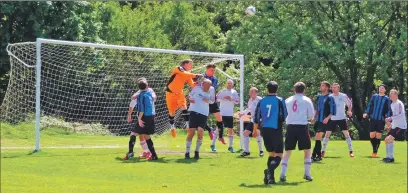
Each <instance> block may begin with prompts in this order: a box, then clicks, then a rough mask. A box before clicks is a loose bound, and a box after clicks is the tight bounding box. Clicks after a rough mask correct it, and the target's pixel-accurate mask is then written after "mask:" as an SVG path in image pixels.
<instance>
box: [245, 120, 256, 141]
mask: <svg viewBox="0 0 408 193" xmlns="http://www.w3.org/2000/svg"><path fill="white" fill-rule="evenodd" d="M245 130H248V131H250V132H251V134H249V137H252V133H253V132H254V123H252V122H249V123H248V124H246V126H245V127H244V131H245Z"/></svg>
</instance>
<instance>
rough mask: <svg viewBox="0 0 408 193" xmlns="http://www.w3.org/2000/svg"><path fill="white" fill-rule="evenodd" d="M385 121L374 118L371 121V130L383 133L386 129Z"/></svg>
mask: <svg viewBox="0 0 408 193" xmlns="http://www.w3.org/2000/svg"><path fill="white" fill-rule="evenodd" d="M384 127H385V121H380V120H372V119H371V121H370V132H378V133H382V132H383V131H384Z"/></svg>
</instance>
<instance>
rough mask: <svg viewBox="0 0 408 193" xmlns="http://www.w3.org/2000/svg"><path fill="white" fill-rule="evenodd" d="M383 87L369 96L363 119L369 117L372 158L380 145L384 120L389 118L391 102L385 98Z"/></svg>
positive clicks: (375, 155)
mask: <svg viewBox="0 0 408 193" xmlns="http://www.w3.org/2000/svg"><path fill="white" fill-rule="evenodd" d="M385 91H387V89H386V87H385V85H383V84H382V85H380V86H379V87H378V94H374V95H373V96H371V99H370V102H369V103H368V105H367V108H366V111H365V113H364V114H363V118H367V115H369V116H370V119H371V120H370V141H371V146H372V147H373V153H372V154H371V156H372V157H377V152H378V149H379V147H380V144H381V135H382V132H383V130H384V127H385V118H386V117H390V116H391V100H390V98H388V97H387V96H385Z"/></svg>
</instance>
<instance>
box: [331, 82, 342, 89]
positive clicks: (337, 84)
mask: <svg viewBox="0 0 408 193" xmlns="http://www.w3.org/2000/svg"><path fill="white" fill-rule="evenodd" d="M332 86H338V87H339V88H340V84H339V83H337V82H335V83H333V84H332Z"/></svg>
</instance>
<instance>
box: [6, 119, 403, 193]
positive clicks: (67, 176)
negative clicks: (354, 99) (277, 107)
mask: <svg viewBox="0 0 408 193" xmlns="http://www.w3.org/2000/svg"><path fill="white" fill-rule="evenodd" d="M1 134H2V136H1V145H2V152H1V192H6V193H8V192H19V193H21V192H30V193H32V192H36V193H37V192H38V193H40V192H69V193H72V192H75V193H80V192H86V193H90V192H97V193H102V192H109V193H112V192H160V193H164V192H177V193H181V192H186V193H191V192H194V193H196V192H211V193H215V192H223V193H224V192H228V193H229V192H257V193H261V192H296V193H301V192H325V193H326V192H358V193H366V192H367V193H368V192H382V193H383V192H390V193H398V192H401V193H403V192H407V186H406V185H407V144H406V142H398V143H396V145H395V157H396V162H395V163H393V164H384V163H381V162H380V161H379V159H376V158H370V157H369V155H370V154H371V145H370V143H369V142H368V141H354V142H353V146H354V149H355V154H356V157H355V158H349V157H348V150H347V145H346V143H345V142H344V141H334V140H332V141H330V143H329V145H328V151H327V153H326V156H327V157H326V158H325V159H324V160H323V162H321V163H316V164H313V165H312V175H313V177H314V181H313V182H306V181H305V180H303V179H302V177H303V171H304V170H303V153H302V152H300V151H295V152H293V154H292V157H291V159H290V161H289V167H288V174H287V175H288V176H287V178H288V182H287V183H278V184H276V185H270V186H264V185H263V180H262V179H263V169H264V168H265V167H266V160H267V157H264V158H259V157H258V153H257V149H258V148H257V145H256V143H255V140H251V141H252V142H251V149H252V153H253V154H251V156H250V157H249V158H244V159H243V158H238V156H239V154H237V153H235V154H231V153H228V152H227V150H226V149H227V147H226V146H224V145H221V144H217V145H218V149H219V152H218V153H208V152H209V151H210V149H209V147H208V146H209V143H210V140H209V139H208V137H207V136H205V138H204V144H203V146H202V153H203V155H202V156H201V157H202V159H200V160H199V161H194V160H184V159H183V154H182V152H183V151H184V145H185V136H184V135H183V134H182V133H180V134H179V137H178V138H176V139H172V138H170V137H168V135H167V136H162V137H156V138H154V139H153V140H154V142H155V145H156V146H157V149H158V150H159V151H160V153H161V154H159V156H160V160H158V161H155V162H147V161H145V160H139V159H136V158H135V159H131V160H129V161H122V160H121V159H122V157H123V156H124V153H125V152H126V151H127V149H126V146H127V143H128V137H113V136H86V135H78V134H74V133H71V132H67V131H62V130H60V129H57V128H51V129H46V130H43V131H42V133H41V144H42V147H44V148H43V149H42V150H41V151H40V152H37V153H34V154H31V153H30V152H29V150H27V149H23V150H21V149H8V148H7V147H26V146H32V147H33V145H34V132H33V126H32V125H30V124H21V125H18V126H10V125H7V124H2V126H1ZM235 144H236V146H235V147H236V148H238V138H236V141H235ZM104 145H106V146H113V145H117V146H120V147H123V148H106V149H105V148H81V149H67V148H51V149H49V148H46V147H51V146H53V147H57V146H85V147H88V146H104ZM193 147H195V140H194V141H193ZM384 148H385V147H384V144H382V145H381V147H380V152H379V155H380V156H384V155H385V150H384ZM136 149H137V150H139V147H138V146H136ZM166 151H170V152H173V153H168V152H167V153H166ZM176 152H178V153H176ZM277 171H280V167H279V168H278V169H277Z"/></svg>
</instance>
